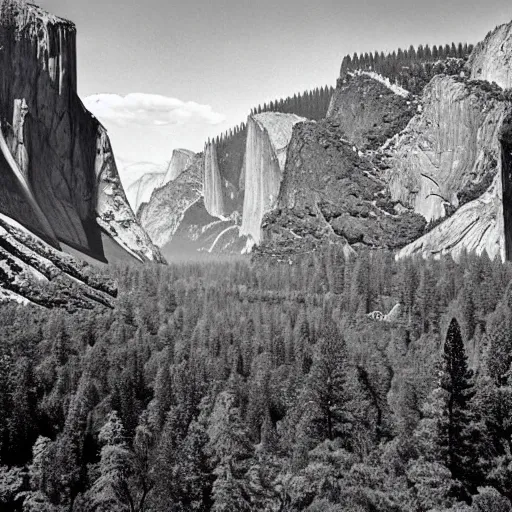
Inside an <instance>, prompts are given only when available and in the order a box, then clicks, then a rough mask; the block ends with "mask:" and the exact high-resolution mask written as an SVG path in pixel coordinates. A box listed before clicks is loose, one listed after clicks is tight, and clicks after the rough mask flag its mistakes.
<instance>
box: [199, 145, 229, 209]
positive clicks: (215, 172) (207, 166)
mask: <svg viewBox="0 0 512 512" xmlns="http://www.w3.org/2000/svg"><path fill="white" fill-rule="evenodd" d="M203 185H204V190H203V195H204V205H205V208H206V211H207V212H208V213H209V214H210V215H212V216H213V217H222V216H223V215H224V213H225V210H224V192H223V186H222V178H221V175H220V169H219V161H218V159H217V145H216V144H215V143H214V142H212V143H211V144H207V145H206V147H205V150H204V177H203Z"/></svg>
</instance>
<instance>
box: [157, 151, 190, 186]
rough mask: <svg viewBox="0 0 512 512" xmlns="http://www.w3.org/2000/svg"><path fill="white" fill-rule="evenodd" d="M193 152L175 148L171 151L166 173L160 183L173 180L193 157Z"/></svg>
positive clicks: (163, 183) (186, 167)
mask: <svg viewBox="0 0 512 512" xmlns="http://www.w3.org/2000/svg"><path fill="white" fill-rule="evenodd" d="M194 156H195V153H194V152H193V151H189V150H188V149H175V150H174V151H173V152H172V158H171V162H170V164H169V168H168V169H167V173H166V175H165V177H164V180H163V182H162V185H165V184H166V183H169V181H174V180H175V179H176V178H177V177H178V176H179V175H180V174H181V173H182V172H184V171H185V170H186V169H188V167H189V166H190V164H191V163H192V160H193V159H194Z"/></svg>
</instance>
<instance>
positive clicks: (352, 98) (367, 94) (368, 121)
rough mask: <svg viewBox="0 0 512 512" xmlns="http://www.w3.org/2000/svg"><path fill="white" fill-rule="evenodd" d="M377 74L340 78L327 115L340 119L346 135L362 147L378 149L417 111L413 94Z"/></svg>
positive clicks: (333, 118) (350, 75)
mask: <svg viewBox="0 0 512 512" xmlns="http://www.w3.org/2000/svg"><path fill="white" fill-rule="evenodd" d="M376 77H378V75H373V76H372V75H371V74H365V73H359V74H349V75H347V76H346V77H345V78H339V79H338V84H337V87H336V90H335V91H334V94H333V96H332V98H331V103H330V106H329V110H328V112H327V118H328V119H332V120H336V121H337V122H339V126H340V128H341V130H343V132H344V133H345V137H346V138H347V139H348V140H349V141H350V142H352V143H353V144H355V145H356V146H358V148H360V149H363V150H365V149H377V148H378V147H380V146H381V145H382V144H384V143H385V142H386V141H387V140H388V139H390V138H391V137H393V135H395V134H397V133H399V132H400V131H402V130H403V129H404V128H405V127H406V126H407V123H408V122H409V121H410V120H411V118H412V117H413V116H414V114H415V113H416V111H417V108H418V105H417V102H416V101H415V100H414V98H413V97H412V96H411V95H409V94H408V93H407V91H402V90H400V89H398V88H396V86H394V87H393V86H392V84H391V83H389V81H388V83H389V85H386V84H385V83H383V79H381V80H378V79H377V78H376Z"/></svg>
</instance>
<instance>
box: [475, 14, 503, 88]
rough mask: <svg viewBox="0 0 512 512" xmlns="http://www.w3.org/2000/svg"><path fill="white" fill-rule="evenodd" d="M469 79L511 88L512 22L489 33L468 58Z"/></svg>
mask: <svg viewBox="0 0 512 512" xmlns="http://www.w3.org/2000/svg"><path fill="white" fill-rule="evenodd" d="M468 65H469V69H470V72H471V78H473V79H477V80H486V81H487V82H491V83H492V82H495V83H496V84H497V85H499V86H500V87H501V88H502V89H509V88H511V87H512V22H511V23H508V24H505V25H501V26H499V27H497V28H496V29H495V30H493V31H492V32H490V33H489V34H488V35H487V37H486V38H485V40H484V41H482V42H481V43H479V44H478V45H477V46H476V48H475V50H474V51H473V53H472V55H471V57H470V58H469V63H468Z"/></svg>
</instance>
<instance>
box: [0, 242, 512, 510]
mask: <svg viewBox="0 0 512 512" xmlns="http://www.w3.org/2000/svg"><path fill="white" fill-rule="evenodd" d="M112 272H113V274H114V275H113V277H115V279H117V280H118V283H119V287H120V293H119V298H118V300H117V303H116V307H115V309H114V310H110V309H97V310H93V311H82V312H78V313H75V314H68V313H66V312H64V311H62V310H58V309H55V310H45V309H42V308H37V307H30V306H25V307H24V306H16V305H3V306H1V307H0V322H1V325H2V328H1V330H0V366H1V368H0V510H2V512H4V511H5V512H10V511H27V512H28V511H30V512H36V511H37V512H43V511H44V512H64V511H74V512H84V511H97V512H100V511H101V512H113V511H119V512H121V511H122V512H124V511H127V512H128V511H130V512H142V511H146V512H164V511H165V512H169V511H176V512H177V511H194V510H196V511H226V512H231V511H233V512H234V511H260V510H261V511H289V512H292V511H302V510H307V511H309V512H335V511H336V512H341V511H343V512H349V511H350V512H376V511H377V512H423V511H425V512H426V511H438V512H440V511H448V510H449V511H452V512H455V511H457V512H477V511H478V512H482V511H484V512H500V511H510V510H511V501H510V500H511V499H512V455H511V453H512V450H511V448H512V446H511V442H512V441H511V439H512V438H511V435H512V423H511V421H510V418H511V417H512V385H511V382H510V380H509V379H510V378H511V377H510V363H511V362H512V335H511V333H512V325H511V323H512V286H511V285H509V283H510V282H512V265H510V264H509V263H507V264H502V263H501V262H499V261H490V260H489V259H488V258H487V257H485V256H482V257H476V256H474V255H463V256H462V258H461V260H460V262H459V263H455V262H454V261H453V260H451V259H449V258H445V259H441V260H439V261H424V260H421V259H420V260H404V261H399V262H396V261H395V260H394V259H393V256H392V255H391V254H389V253H385V252H373V253H363V254H361V255H360V256H359V257H358V258H357V259H355V258H354V259H351V260H348V261H345V259H344V258H343V256H342V254H341V252H339V251H338V250H337V249H336V248H335V247H331V248H329V249H326V250H325V251H324V252H323V253H320V252H318V253H316V254H313V255H308V256H305V257H304V258H303V260H302V261H301V263H299V264H296V265H289V264H274V265H272V266H268V265H267V266H264V265H261V264H251V263H250V262H249V261H246V260H233V261H224V262H215V261H212V262H208V263H203V264H181V265H170V266H168V267H165V266H131V267H128V266H118V267H114V268H113V270H112ZM397 304H400V306H399V308H394V306H396V305H397ZM393 308H394V314H392V315H390V317H387V318H385V320H383V321H377V320H373V319H372V318H370V317H368V316H367V314H368V313H371V312H373V311H375V310H380V311H383V312H384V313H388V311H390V310H391V309H393ZM373 316H374V317H375V318H378V317H379V315H373ZM386 320H388V321H386Z"/></svg>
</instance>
